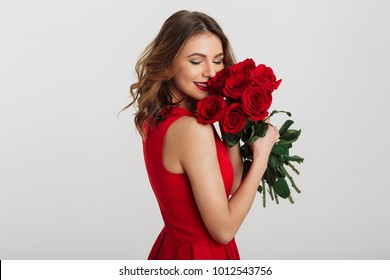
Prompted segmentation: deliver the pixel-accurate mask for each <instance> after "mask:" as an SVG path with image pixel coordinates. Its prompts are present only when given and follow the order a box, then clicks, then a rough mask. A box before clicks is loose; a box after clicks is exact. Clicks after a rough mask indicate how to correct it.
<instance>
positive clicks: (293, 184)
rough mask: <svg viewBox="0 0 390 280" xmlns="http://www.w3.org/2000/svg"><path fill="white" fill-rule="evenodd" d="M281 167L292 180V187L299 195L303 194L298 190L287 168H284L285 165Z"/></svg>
mask: <svg viewBox="0 0 390 280" xmlns="http://www.w3.org/2000/svg"><path fill="white" fill-rule="evenodd" d="M280 167H281V168H282V169H283V171H284V172H285V173H286V176H287V178H288V179H289V180H290V182H291V185H292V186H293V188H294V189H295V190H296V191H297V193H301V191H300V190H299V189H298V187H297V185H296V184H295V182H294V179H293V178H292V177H291V176H290V174H288V172H287V170H286V168H285V167H284V166H283V164H282V165H281V166H280Z"/></svg>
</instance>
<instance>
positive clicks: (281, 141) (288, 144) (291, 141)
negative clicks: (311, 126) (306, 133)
mask: <svg viewBox="0 0 390 280" xmlns="http://www.w3.org/2000/svg"><path fill="white" fill-rule="evenodd" d="M295 141H297V139H295V140H290V141H286V140H284V139H280V140H279V141H278V145H281V146H287V147H290V148H291V144H292V143H294V142H295Z"/></svg>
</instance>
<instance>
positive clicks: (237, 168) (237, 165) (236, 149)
mask: <svg viewBox="0 0 390 280" xmlns="http://www.w3.org/2000/svg"><path fill="white" fill-rule="evenodd" d="M226 148H227V151H228V153H229V157H230V161H231V162H232V166H233V171H234V181H233V186H232V191H231V192H230V194H234V193H235V191H236V190H237V189H238V187H239V186H240V184H241V179H242V172H243V169H244V165H243V162H242V156H241V154H240V145H239V144H237V145H235V146H233V147H229V146H228V145H227V144H226Z"/></svg>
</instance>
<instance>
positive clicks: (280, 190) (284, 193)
mask: <svg viewBox="0 0 390 280" xmlns="http://www.w3.org/2000/svg"><path fill="white" fill-rule="evenodd" d="M274 191H275V193H276V194H277V195H278V196H280V197H282V198H285V199H286V198H288V197H289V196H290V193H291V191H290V189H289V187H288V185H287V182H286V180H285V179H283V178H278V180H277V181H276V183H275V185H274Z"/></svg>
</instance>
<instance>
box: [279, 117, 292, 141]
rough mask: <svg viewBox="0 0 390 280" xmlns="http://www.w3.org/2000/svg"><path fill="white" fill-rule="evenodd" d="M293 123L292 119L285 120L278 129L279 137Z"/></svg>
mask: <svg viewBox="0 0 390 280" xmlns="http://www.w3.org/2000/svg"><path fill="white" fill-rule="evenodd" d="M293 123H294V121H292V120H287V121H285V122H284V124H283V125H282V126H281V127H280V129H279V134H280V136H281V137H283V135H284V134H285V133H286V131H287V129H289V128H290V126H291V125H292V124H293Z"/></svg>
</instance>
